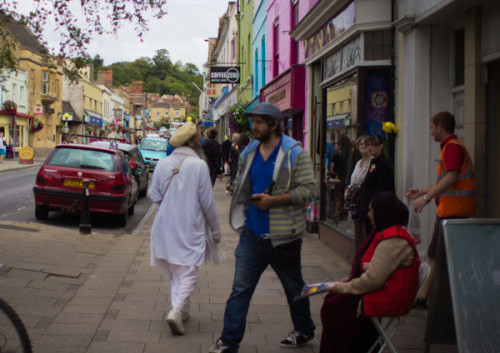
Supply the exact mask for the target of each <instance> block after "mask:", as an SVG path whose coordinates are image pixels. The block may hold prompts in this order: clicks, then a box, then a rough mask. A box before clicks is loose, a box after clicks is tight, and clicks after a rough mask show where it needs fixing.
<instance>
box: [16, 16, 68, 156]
mask: <svg viewBox="0 0 500 353" xmlns="http://www.w3.org/2000/svg"><path fill="white" fill-rule="evenodd" d="M7 28H8V29H9V31H10V32H11V33H12V34H13V35H14V36H15V38H16V41H17V48H16V56H17V58H18V63H19V70H22V71H25V72H27V74H28V82H27V87H28V92H27V93H28V115H29V116H34V117H35V122H36V124H35V125H34V126H43V128H41V129H37V130H36V131H35V129H34V128H33V127H34V126H33V125H32V121H31V119H17V122H16V129H15V132H14V134H15V136H13V140H14V141H18V143H17V146H16V147H17V148H19V147H22V144H23V141H26V140H27V139H26V135H29V139H28V140H29V144H30V145H31V146H32V147H33V148H34V149H38V148H39V149H50V148H53V147H54V146H55V145H56V144H57V142H58V141H59V133H60V132H59V124H60V120H61V117H60V116H59V115H58V112H60V111H61V110H62V66H61V65H60V64H59V63H58V62H57V61H56V60H54V59H53V58H51V57H47V56H44V55H43V54H41V53H43V47H42V44H41V43H40V42H39V41H38V40H37V39H36V38H35V37H34V36H33V33H31V31H30V30H29V29H28V28H26V27H25V26H23V25H20V24H18V23H16V22H13V21H12V22H10V23H9V24H7ZM39 123H41V124H39ZM42 124H43V125H42ZM30 125H31V126H30Z"/></svg>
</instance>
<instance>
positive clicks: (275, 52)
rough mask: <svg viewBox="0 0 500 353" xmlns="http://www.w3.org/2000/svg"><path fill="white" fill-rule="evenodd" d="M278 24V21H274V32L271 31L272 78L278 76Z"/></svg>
mask: <svg viewBox="0 0 500 353" xmlns="http://www.w3.org/2000/svg"><path fill="white" fill-rule="evenodd" d="M279 29H280V25H279V22H278V21H276V22H275V24H274V32H273V78H274V77H276V76H278V74H279V68H278V65H279V59H280V45H279V41H280V36H279Z"/></svg>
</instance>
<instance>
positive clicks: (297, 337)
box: [280, 331, 314, 348]
mask: <svg viewBox="0 0 500 353" xmlns="http://www.w3.org/2000/svg"><path fill="white" fill-rule="evenodd" d="M313 338H314V332H311V333H300V332H297V331H292V332H290V333H289V334H288V336H286V337H285V338H284V339H283V340H282V341H281V342H280V346H281V347H284V348H297V347H300V346H303V345H304V344H306V343H308V342H310V341H311V340H312V339H313Z"/></svg>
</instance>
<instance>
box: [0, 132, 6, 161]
mask: <svg viewBox="0 0 500 353" xmlns="http://www.w3.org/2000/svg"><path fill="white" fill-rule="evenodd" d="M6 150H7V149H6V146H5V137H4V136H3V132H0V163H3V159H4V157H5V155H6V154H7V153H6Z"/></svg>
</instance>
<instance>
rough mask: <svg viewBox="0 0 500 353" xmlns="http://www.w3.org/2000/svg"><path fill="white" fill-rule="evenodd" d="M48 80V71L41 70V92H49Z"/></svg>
mask: <svg viewBox="0 0 500 353" xmlns="http://www.w3.org/2000/svg"><path fill="white" fill-rule="evenodd" d="M49 84H50V81H49V72H48V71H42V94H49V92H50V86H49Z"/></svg>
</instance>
